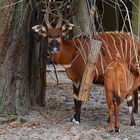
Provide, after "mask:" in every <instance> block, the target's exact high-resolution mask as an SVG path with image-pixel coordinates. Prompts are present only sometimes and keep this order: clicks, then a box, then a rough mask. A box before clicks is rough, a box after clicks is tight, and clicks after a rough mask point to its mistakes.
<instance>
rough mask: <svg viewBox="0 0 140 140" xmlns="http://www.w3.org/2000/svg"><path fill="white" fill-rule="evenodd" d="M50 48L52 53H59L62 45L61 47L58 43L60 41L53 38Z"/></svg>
mask: <svg viewBox="0 0 140 140" xmlns="http://www.w3.org/2000/svg"><path fill="white" fill-rule="evenodd" d="M50 47H51V52H52V53H58V52H59V48H60V45H59V43H58V41H57V39H56V38H55V37H53V38H52V41H51V44H50Z"/></svg>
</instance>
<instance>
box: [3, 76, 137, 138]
mask: <svg viewBox="0 0 140 140" xmlns="http://www.w3.org/2000/svg"><path fill="white" fill-rule="evenodd" d="M61 76H62V77H61ZM59 79H61V81H59V85H56V81H55V77H53V76H52V75H51V73H50V74H49V76H48V77H47V80H48V81H47V90H46V106H45V107H43V108H39V107H34V108H31V110H30V113H29V114H28V115H26V116H25V118H26V120H27V122H25V123H24V124H21V123H18V122H11V123H10V124H8V125H7V124H5V125H0V140H140V102H139V113H138V114H135V115H134V117H135V121H136V124H137V125H136V126H129V124H130V116H129V113H128V107H127V105H126V101H125V102H124V104H123V107H122V109H121V112H120V123H121V126H120V129H121V132H120V133H115V132H114V133H109V132H108V127H109V125H108V123H107V118H108V110H107V105H106V100H105V93H104V87H103V86H100V85H94V86H93V87H92V91H91V96H90V99H89V101H88V103H86V104H83V106H82V112H81V123H80V124H79V125H76V124H73V123H72V122H71V119H72V117H73V114H74V104H73V94H72V83H71V82H70V81H69V80H67V79H66V77H65V76H64V74H60V73H59ZM139 98H140V97H139Z"/></svg>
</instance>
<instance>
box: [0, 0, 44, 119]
mask: <svg viewBox="0 0 140 140" xmlns="http://www.w3.org/2000/svg"><path fill="white" fill-rule="evenodd" d="M8 1H9V0H8ZM10 2H11V3H16V2H17V4H15V5H13V6H11V7H9V10H10V19H9V20H8V24H7V30H6V32H4V33H5V38H4V39H3V45H1V50H5V53H4V55H1V56H2V58H1V60H2V61H1V66H0V81H1V82H0V114H1V115H5V116H6V115H18V116H20V115H24V114H26V113H27V112H28V109H29V106H30V105H42V104H43V103H44V95H45V77H46V75H45V71H46V68H45V67H46V65H45V59H44V58H45V47H44V46H43V45H41V44H42V43H40V41H35V40H34V39H33V36H34V34H32V32H31V26H33V25H34V24H35V23H33V22H34V21H35V20H33V18H34V17H33V16H35V14H34V12H36V11H35V10H32V8H31V7H30V6H31V5H30V4H29V1H28V0H24V1H22V2H20V3H19V2H18V0H11V1H10ZM33 2H34V0H32V3H33ZM32 7H33V5H32ZM19 9H20V10H19ZM32 20H33V22H31V21H32ZM36 42H37V43H36ZM41 42H42V41H41ZM4 47H5V48H4ZM0 54H2V53H1V52H0Z"/></svg>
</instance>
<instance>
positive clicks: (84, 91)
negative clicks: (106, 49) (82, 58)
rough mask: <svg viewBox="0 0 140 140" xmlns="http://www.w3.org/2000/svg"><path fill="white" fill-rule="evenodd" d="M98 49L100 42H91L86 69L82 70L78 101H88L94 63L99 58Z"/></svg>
mask: <svg viewBox="0 0 140 140" xmlns="http://www.w3.org/2000/svg"><path fill="white" fill-rule="evenodd" d="M100 47H101V41H98V40H91V49H90V51H89V55H88V59H87V63H86V67H85V70H84V74H83V78H82V82H81V86H80V92H79V95H78V98H77V99H78V100H80V101H83V102H87V101H88V99H89V96H90V89H91V86H92V81H93V78H94V75H95V73H94V70H95V66H96V61H97V59H98V56H99V52H100Z"/></svg>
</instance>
